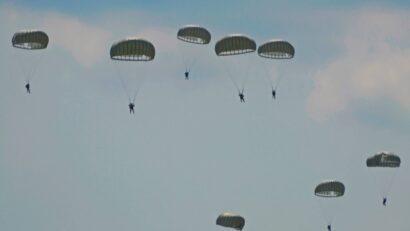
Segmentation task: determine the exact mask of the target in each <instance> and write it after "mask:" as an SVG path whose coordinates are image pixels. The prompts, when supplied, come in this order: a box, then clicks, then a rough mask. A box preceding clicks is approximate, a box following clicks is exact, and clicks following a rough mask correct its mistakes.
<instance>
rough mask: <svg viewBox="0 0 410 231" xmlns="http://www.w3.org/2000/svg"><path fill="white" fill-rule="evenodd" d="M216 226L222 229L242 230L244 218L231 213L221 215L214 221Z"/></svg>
mask: <svg viewBox="0 0 410 231" xmlns="http://www.w3.org/2000/svg"><path fill="white" fill-rule="evenodd" d="M216 224H217V225H220V226H223V227H228V228H233V229H236V230H242V229H243V227H244V226H245V218H243V217H241V216H239V215H236V214H233V213H222V214H221V215H219V216H218V218H217V219H216Z"/></svg>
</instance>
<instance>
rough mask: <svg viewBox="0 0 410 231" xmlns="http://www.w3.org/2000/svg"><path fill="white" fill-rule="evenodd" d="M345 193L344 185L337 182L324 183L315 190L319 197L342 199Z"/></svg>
mask: <svg viewBox="0 0 410 231" xmlns="http://www.w3.org/2000/svg"><path fill="white" fill-rule="evenodd" d="M344 193H345V186H344V184H343V183H341V182H339V181H335V180H329V181H323V182H321V183H320V184H318V185H317V186H316V188H315V195H316V196H318V197H341V196H343V195H344Z"/></svg>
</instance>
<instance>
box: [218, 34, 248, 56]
mask: <svg viewBox="0 0 410 231" xmlns="http://www.w3.org/2000/svg"><path fill="white" fill-rule="evenodd" d="M255 50H256V43H255V41H254V40H253V39H251V38H248V37H246V36H244V35H238V34H233V35H228V36H226V37H224V38H222V39H220V40H219V41H218V42H216V44H215V53H216V55H218V56H226V55H239V54H246V53H251V52H254V51H255Z"/></svg>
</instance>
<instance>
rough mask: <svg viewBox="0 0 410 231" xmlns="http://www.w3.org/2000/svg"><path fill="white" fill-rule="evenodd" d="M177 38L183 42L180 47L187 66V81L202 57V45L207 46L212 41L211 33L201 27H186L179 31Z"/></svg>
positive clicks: (179, 44)
mask: <svg viewBox="0 0 410 231" xmlns="http://www.w3.org/2000/svg"><path fill="white" fill-rule="evenodd" d="M177 38H178V39H179V40H180V41H181V43H178V47H179V50H180V53H181V56H182V61H183V63H184V66H185V79H189V73H190V71H191V69H192V68H193V67H194V65H195V64H196V63H197V61H198V58H200V57H201V56H202V53H201V52H202V50H203V49H204V46H202V45H207V44H209V42H210V41H211V33H209V31H208V30H207V29H205V28H204V27H201V26H197V25H186V26H184V27H182V28H180V29H179V30H178V33H177ZM201 48H202V49H201Z"/></svg>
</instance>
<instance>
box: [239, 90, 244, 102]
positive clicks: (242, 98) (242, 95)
mask: <svg viewBox="0 0 410 231" xmlns="http://www.w3.org/2000/svg"><path fill="white" fill-rule="evenodd" d="M239 99H240V100H241V102H242V103H245V95H244V94H243V89H242V91H240V92H239Z"/></svg>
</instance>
